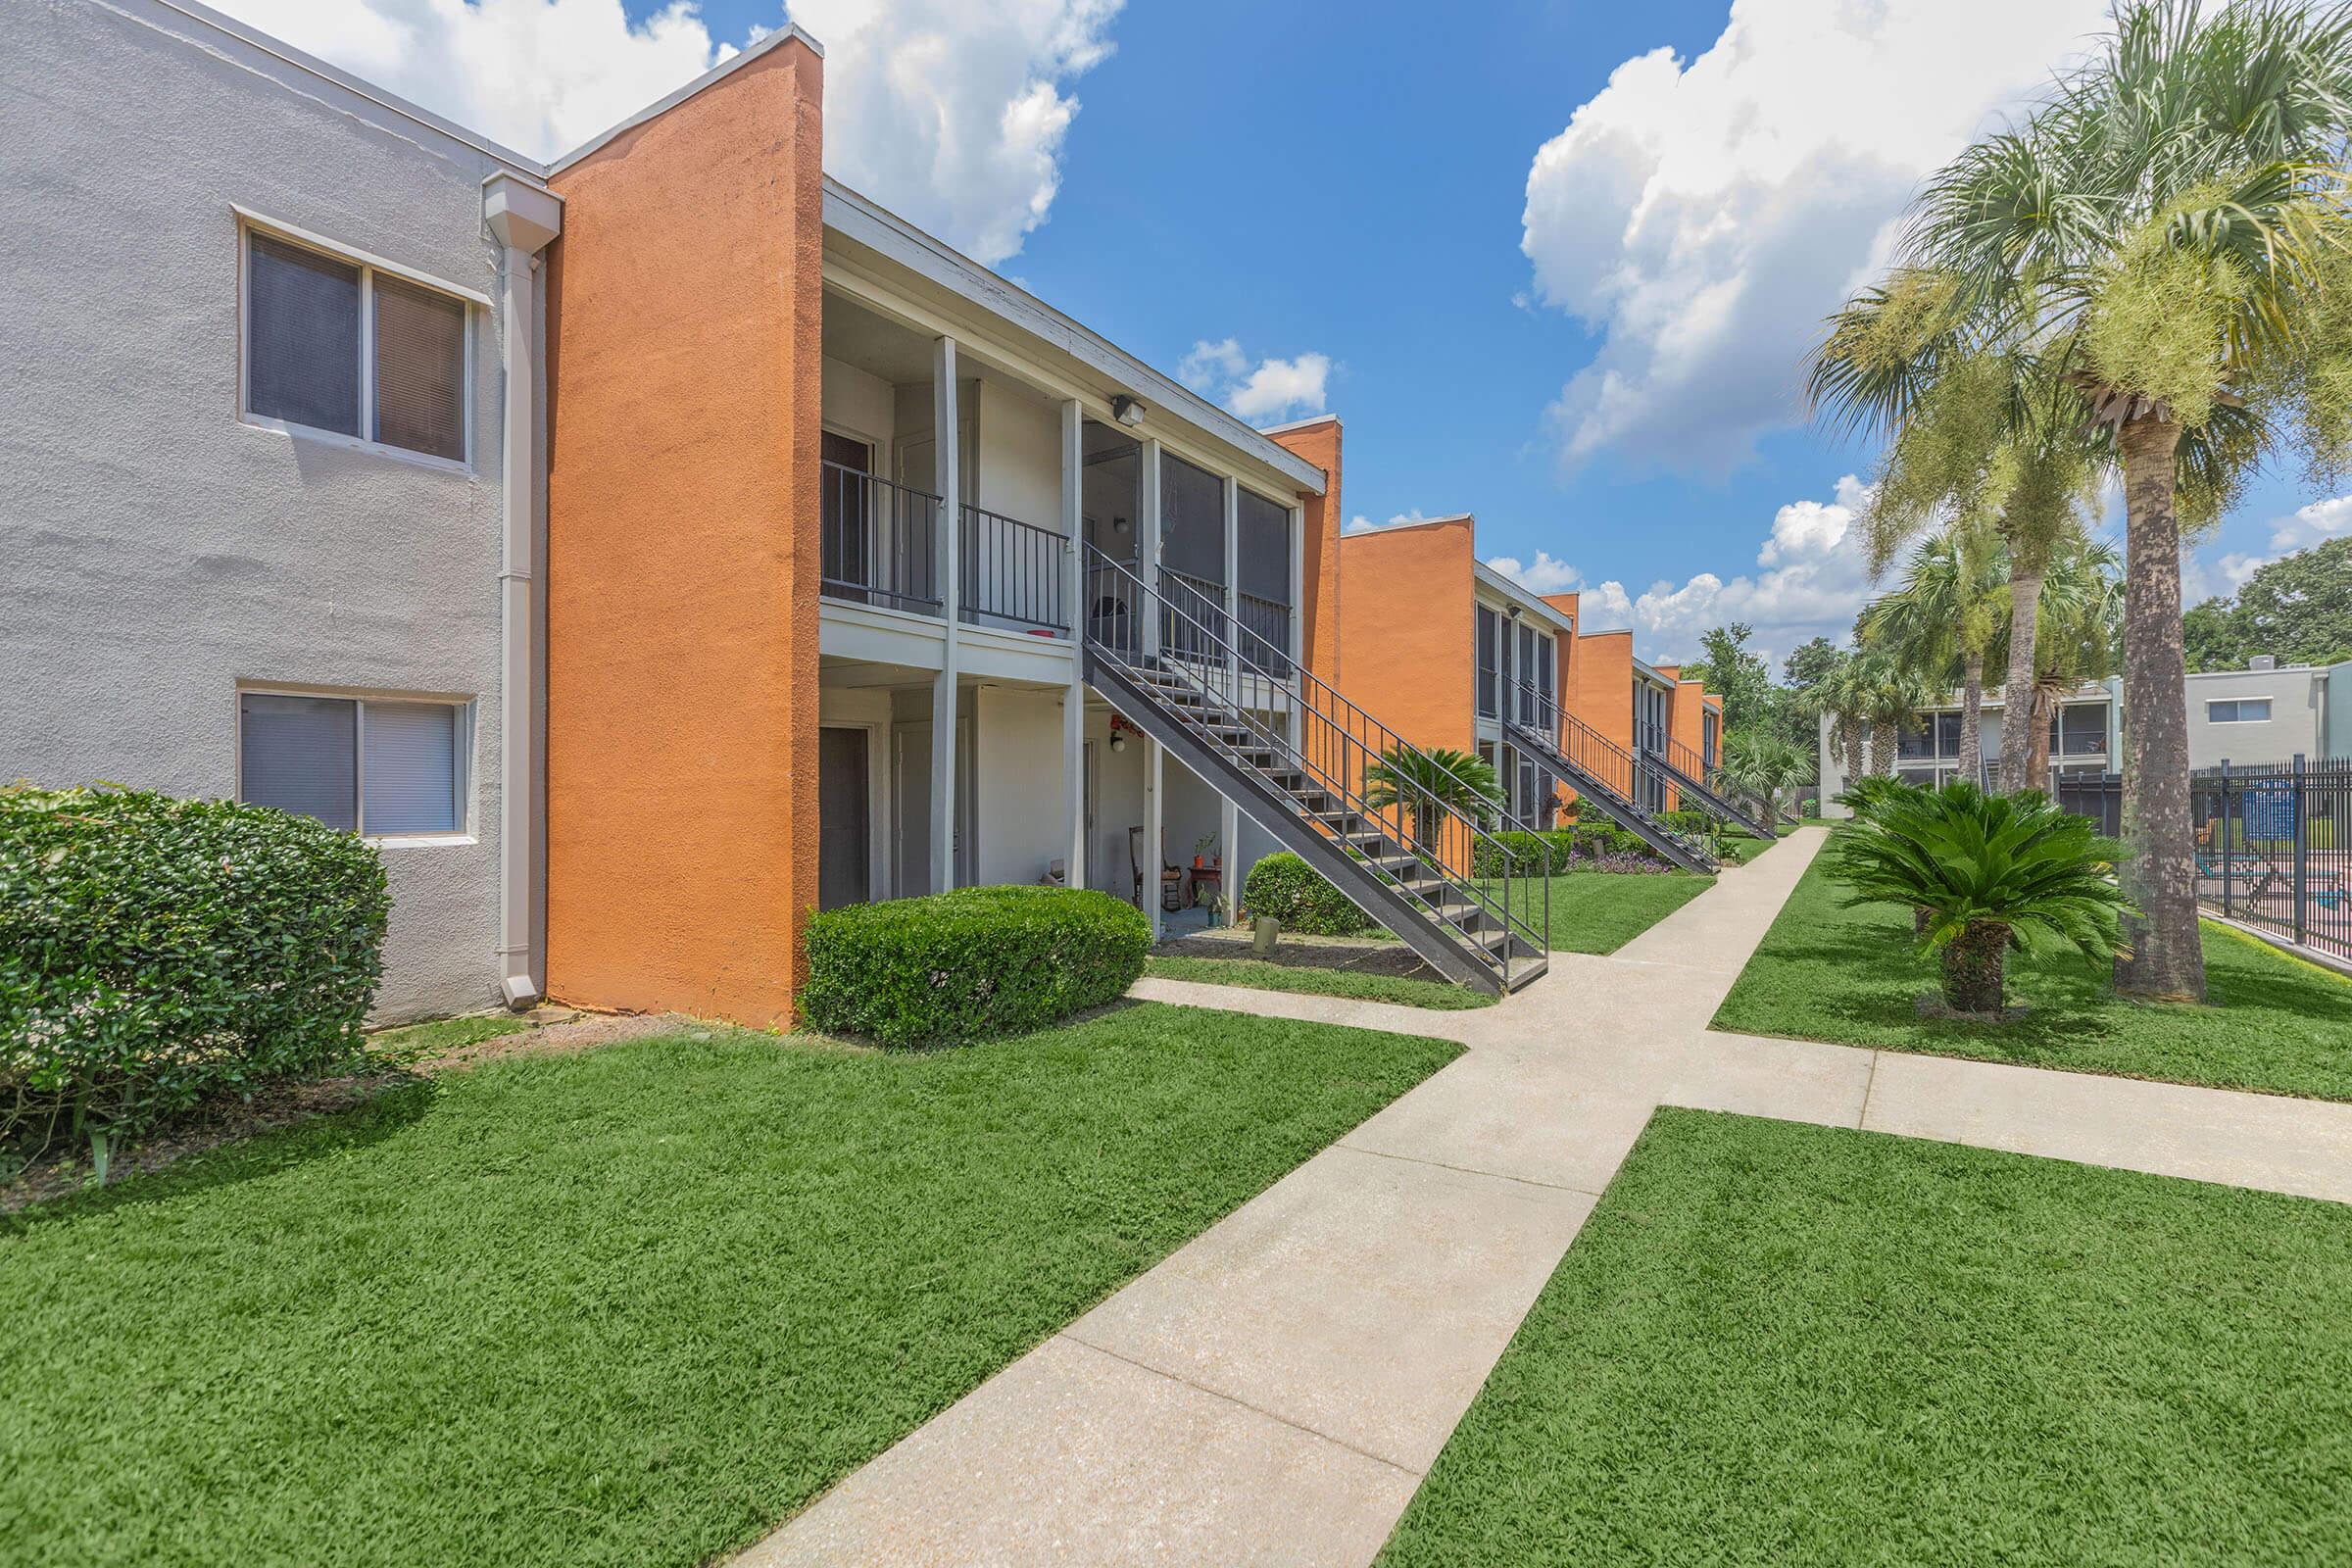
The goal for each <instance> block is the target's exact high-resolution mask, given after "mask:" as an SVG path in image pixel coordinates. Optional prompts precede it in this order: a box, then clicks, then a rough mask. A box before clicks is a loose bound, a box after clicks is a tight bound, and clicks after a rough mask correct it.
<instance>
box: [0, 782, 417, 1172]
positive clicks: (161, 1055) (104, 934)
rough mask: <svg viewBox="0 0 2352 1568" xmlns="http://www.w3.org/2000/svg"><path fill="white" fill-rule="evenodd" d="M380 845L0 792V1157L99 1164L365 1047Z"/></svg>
mask: <svg viewBox="0 0 2352 1568" xmlns="http://www.w3.org/2000/svg"><path fill="white" fill-rule="evenodd" d="M390 908H391V904H390V900H389V899H388V897H387V896H386V894H385V892H384V867H383V861H382V860H381V859H380V858H378V857H377V855H376V852H375V850H374V848H373V847H372V846H370V845H368V843H366V842H365V841H363V840H361V839H359V838H357V837H355V836H353V835H352V834H349V833H343V832H338V831H337V830H335V829H333V828H329V827H327V826H325V825H324V824H323V823H320V822H318V821H315V820H313V819H312V818H310V817H307V816H294V815H291V814H289V813H287V812H285V811H278V810H272V809H269V808H267V807H260V806H241V805H238V804H236V803H234V802H231V801H183V800H175V799H173V798H172V797H171V796H168V795H158V794H155V793H152V792H150V791H145V790H114V789H96V790H92V789H70V790H39V789H33V788H30V787H29V786H24V785H20V786H16V787H14V788H9V789H0V1146H4V1147H5V1148H7V1149H8V1151H9V1152H11V1153H13V1154H14V1155H15V1156H16V1157H18V1158H21V1159H29V1158H31V1157H32V1156H34V1155H35V1154H37V1153H39V1152H41V1151H42V1150H44V1149H46V1148H47V1147H49V1146H50V1145H51V1144H52V1143H53V1142H56V1141H58V1140H60V1139H64V1138H72V1139H74V1140H76V1141H81V1140H86V1141H88V1142H89V1144H90V1146H91V1148H92V1150H93V1152H94V1153H97V1154H98V1155H99V1156H100V1157H101V1158H103V1157H105V1155H106V1154H107V1153H108V1152H110V1151H111V1149H113V1148H119V1147H121V1145H122V1144H123V1141H125V1140H127V1139H129V1138H133V1137H136V1136H137V1135H138V1134H139V1133H141V1132H144V1131H146V1130H149V1129H151V1128H153V1127H155V1126H157V1125H158V1124H160V1123H162V1122H164V1121H167V1120H169V1119H170V1118H172V1117H173V1116H175V1115H179V1114H181V1113H184V1112H186V1111H188V1110H190V1109H193V1108H194V1107H195V1106H196V1105H197V1104H199V1103H201V1102H203V1101H205V1100H207V1099H210V1098H213V1097H216V1096H219V1095H221V1094H223V1093H236V1092H242V1091H249V1090H250V1089H251V1087H253V1086H254V1085H257V1084H259V1083H261V1082H264V1081H266V1080H270V1079H274V1078H297V1077H310V1076H317V1075H319V1074H321V1073H326V1072H330V1071H333V1070H335V1069H338V1068H343V1067H348V1066H351V1065H353V1064H354V1063H356V1062H357V1061H358V1060H359V1058H360V1054H361V1048H362V1036H361V1027H362V1025H363V1024H364V1022H365V1021H366V1019H367V1016H368V1004H369V1003H370V1002H371V1001H373V999H374V996H375V983H376V979H377V977H378V975H379V974H380V973H381V967H382V950H383V942H384V923H385V920H386V918H387V916H388V915H389V913H390Z"/></svg>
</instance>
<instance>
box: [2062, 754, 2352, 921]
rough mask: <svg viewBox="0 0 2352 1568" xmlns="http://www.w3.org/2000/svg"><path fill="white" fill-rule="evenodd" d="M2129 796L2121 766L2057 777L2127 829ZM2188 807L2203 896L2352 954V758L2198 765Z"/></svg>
mask: <svg viewBox="0 0 2352 1568" xmlns="http://www.w3.org/2000/svg"><path fill="white" fill-rule="evenodd" d="M2123 801H2124V780H2123V775H2122V774H2120V773H2097V774H2090V775H2086V776H2081V777H2073V778H2062V779H2060V780H2059V781H2058V804H2059V805H2060V806H2062V807H2064V808H2065V809H2068V810H2070V811H2073V812H2076V813H2077V814H2079V815H2082V816H2087V817H2089V818H2091V819H2092V820H2093V821H2095V822H2097V823H2098V824H2099V831H2101V832H2102V833H2107V834H2110V835H2115V834H2120V833H2121V832H2122V830H2123ZM2189 816H2190V820H2191V821H2192V822H2193V823H2194V824H2195V832H2196V860H2197V902H2198V903H2200V904H2202V905H2203V906H2205V907H2206V908H2208V909H2211V910H2213V911H2214V912H2215V913H2218V914H2221V915H2224V916H2227V917H2228V918H2229V919H2233V920H2242V921H2244V922H2245V923H2246V924H2248V925H2256V926H2260V927H2262V928H2263V929H2264V930H2266V931H2271V932H2275V933H2276V934H2278V935H2279V936H2282V937H2284V938H2286V939H2287V940H2288V941H2290V942H2297V943H2301V944H2303V945H2304V946H2306V947H2312V948H2317V949H2319V950H2321V951H2322V952H2325V953H2331V954H2334V955H2336V956H2340V957H2347V958H2352V760H2346V759H2341V758H2336V759H2329V760H2321V761H2312V760H2307V759H2305V758H2300V757H2298V758H2296V759H2294V760H2292V761H2288V762H2270V763H2261V764H2256V765H2253V766H2246V765H2243V764H2238V765H2232V764H2230V763H2228V762H2225V763H2223V764H2222V765H2221V766H2219V767H2211V768H2199V769H2198V770H2197V771H2196V772H2194V773H2192V774H2191V775H2189Z"/></svg>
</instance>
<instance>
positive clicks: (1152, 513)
mask: <svg viewBox="0 0 2352 1568" xmlns="http://www.w3.org/2000/svg"><path fill="white" fill-rule="evenodd" d="M1143 463H1144V483H1143V504H1142V506H1140V507H1139V508H1138V509H1137V510H1138V511H1140V512H1141V513H1142V514H1143V515H1142V516H1140V517H1138V518H1136V520H1135V574H1136V575H1137V576H1138V577H1141V578H1142V579H1143V581H1144V586H1145V589H1146V593H1145V596H1144V597H1145V602H1144V603H1143V604H1140V605H1138V606H1136V607H1135V613H1137V614H1138V615H1139V616H1141V617H1142V619H1143V625H1142V627H1141V628H1140V629H1141V632H1142V635H1141V636H1140V637H1139V638H1138V639H1137V642H1138V644H1139V646H1140V647H1141V648H1142V649H1143V654H1144V657H1145V658H1146V659H1152V658H1154V657H1156V656H1157V655H1158V653H1159V442H1158V441H1157V440H1156V439H1149V440H1146V441H1145V442H1144V456H1143ZM1153 907H1154V908H1156V907H1157V906H1156V905H1154V906H1153ZM1152 918H1153V921H1154V924H1156V922H1157V919H1158V916H1156V915H1154V916H1153V917H1152Z"/></svg>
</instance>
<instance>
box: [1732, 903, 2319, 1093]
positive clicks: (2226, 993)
mask: <svg viewBox="0 0 2352 1568" xmlns="http://www.w3.org/2000/svg"><path fill="white" fill-rule="evenodd" d="M1842 897H1843V895H1842V894H1841V892H1840V888H1839V884H1838V883H1837V882H1836V881H1835V880H1833V879H1832V877H1831V876H1830V873H1829V867H1828V863H1827V859H1826V858H1823V859H1817V860H1815V861H1814V862H1813V864H1812V865H1811V866H1810V867H1808V868H1807V869H1806V871H1805V874H1804V876H1803V877H1802V878H1801V879H1800V880H1799V881H1798V883H1797V885H1796V891H1795V893H1794V894H1793V895H1792V896H1791V897H1790V898H1789V903H1788V904H1787V905H1786V906H1785V907H1783V908H1782V910H1781V913H1780V916H1779V918H1778V919H1776V920H1774V921H1773V923H1772V929H1771V930H1770V931H1769V932H1767V933H1766V934H1765V937H1764V942H1763V945H1762V946H1761V947H1760V948H1758V949H1757V950H1756V956H1754V957H1753V958H1751V959H1749V960H1748V964H1747V967H1746V969H1744V970H1743V971H1741V973H1740V980H1739V983H1738V984H1737V985H1735V986H1733V988H1732V991H1731V995H1729V996H1728V997H1726V998H1725V999H1724V1002H1723V1006H1722V1007H1721V1008H1720V1009H1718V1010H1717V1012H1716V1014H1715V1027H1716V1028H1718V1029H1729V1030H1732V1031H1735V1032H1737V1033H1740V1034H1756V1035H1782V1036H1789V1037H1793V1038H1796V1039H1802V1040H1831V1041H1838V1042H1841V1043H1843V1044H1847V1045H1856V1046H1879V1047H1883V1048H1886V1049H1887V1050H1890V1051H1920V1052H1928V1053H1932V1054H1938V1055H1952V1056H1979V1057H1984V1058H1985V1059H1987V1060H1992V1061H2014V1062H2028V1063H2032V1064H2033V1065H2035V1066H2041V1067H2071V1068H2077V1069H2080V1070H2082V1071H2084V1072H2104V1073H2120V1074H2124V1075H2126V1076H2130V1077H2134V1078H2161V1079H2167V1080H2170V1081H2172V1082H2175V1083H2187V1084H2211V1085H2216V1086H2219V1087H2221V1088H2225V1089H2259V1090H2268V1091H2271V1092H2273V1093H2277V1094H2287V1095H2309V1096H2316V1097H2319V1098H2322V1099H2327V1100H2352V982H2347V981H2345V980H2342V979H2340V978H2338V977H2336V976H2334V975H2331V974H2328V973H2327V972H2326V971H2325V970H2322V969H2318V968H2315V967H2313V966H2312V965H2310V964H2307V963H2303V962H2300V961H2298V960H2297V959H2294V958H2291V957H2289V956H2286V955H2284V954H2281V953H2278V952H2276V951H2274V950H2272V949H2270V948H2267V947H2264V946H2263V945H2262V944H2260V943H2258V942H2255V941H2252V940H2250V939H2248V938H2245V937H2241V936H2239V935H2237V934H2236V933H2234V932H2231V931H2228V930H2224V929H2223V928H2221V927H2218V926H2213V925H2208V926H2206V928H2205V980H2206V991H2207V995H2208V998H2209V999H2210V1005H2206V1006H2201V1007H2199V1006H2178V1005H2155V1004H2140V1003H2131V1002H2121V1001H2118V1000H2117V999H2116V998H2115V997H2114V995H2113V994H2112V993H2111V991H2110V990H2109V987H2108V979H2107V969H2106V966H2105V965H2101V966H2099V967H2097V968H2093V967H2091V966H2090V965H2088V964H2086V963H2085V962H2084V961H2083V960H2082V958H2080V957H2078V956H2074V955H2072V954H2066V953H2060V952H2058V951H2056V950H2055V949H2052V948H2040V949H2036V950H2035V951H2034V952H2031V953H2025V954H2016V953H2013V954H2011V955H2010V956H2009V977H2010V995H2011V999H2012V1002H2013V1003H2015V1002H2023V1003H2025V1004H2026V1005H2027V1007H2028V1011H2027V1012H2026V1014H2025V1016H2024V1017H2022V1018H2018V1019H2015V1020H2013V1021H2011V1022H2007V1023H2001V1024H1984V1023H1964V1022H1957V1021H1954V1020H1951V1019H1947V1018H1923V1017H1921V1016H1920V1015H1919V1011H1918V1007H1917V1002H1918V999H1919V997H1920V996H1921V995H1922V994H1932V993H1933V992H1934V991H1935V988H1936V964H1935V961H1934V960H1933V959H1930V958H1925V957H1922V956H1918V955H1917V954H1916V953H1915V952H1914V950H1913V948H1912V945H1911V916H1910V912H1909V911H1908V910H1905V909H1901V908H1897V907H1893V906H1891V905H1873V906H1866V907H1861V908H1853V909H1848V908H1843V907H1840V902H1841V899H1842Z"/></svg>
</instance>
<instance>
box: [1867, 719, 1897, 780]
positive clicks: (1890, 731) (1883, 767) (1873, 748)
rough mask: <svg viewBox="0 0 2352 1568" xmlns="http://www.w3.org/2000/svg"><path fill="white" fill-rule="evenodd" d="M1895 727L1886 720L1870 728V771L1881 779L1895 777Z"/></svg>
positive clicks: (1879, 720) (1878, 721)
mask: <svg viewBox="0 0 2352 1568" xmlns="http://www.w3.org/2000/svg"><path fill="white" fill-rule="evenodd" d="M1895 735H1896V730H1895V726H1894V725H1893V724H1892V723H1891V722H1889V721H1888V720H1887V719H1883V718H1882V719H1878V720H1875V721H1874V722H1873V723H1872V724H1871V726H1870V770H1871V771H1872V772H1873V773H1875V774H1877V775H1878V776H1879V777H1881V778H1892V777H1894V742H1895Z"/></svg>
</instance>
